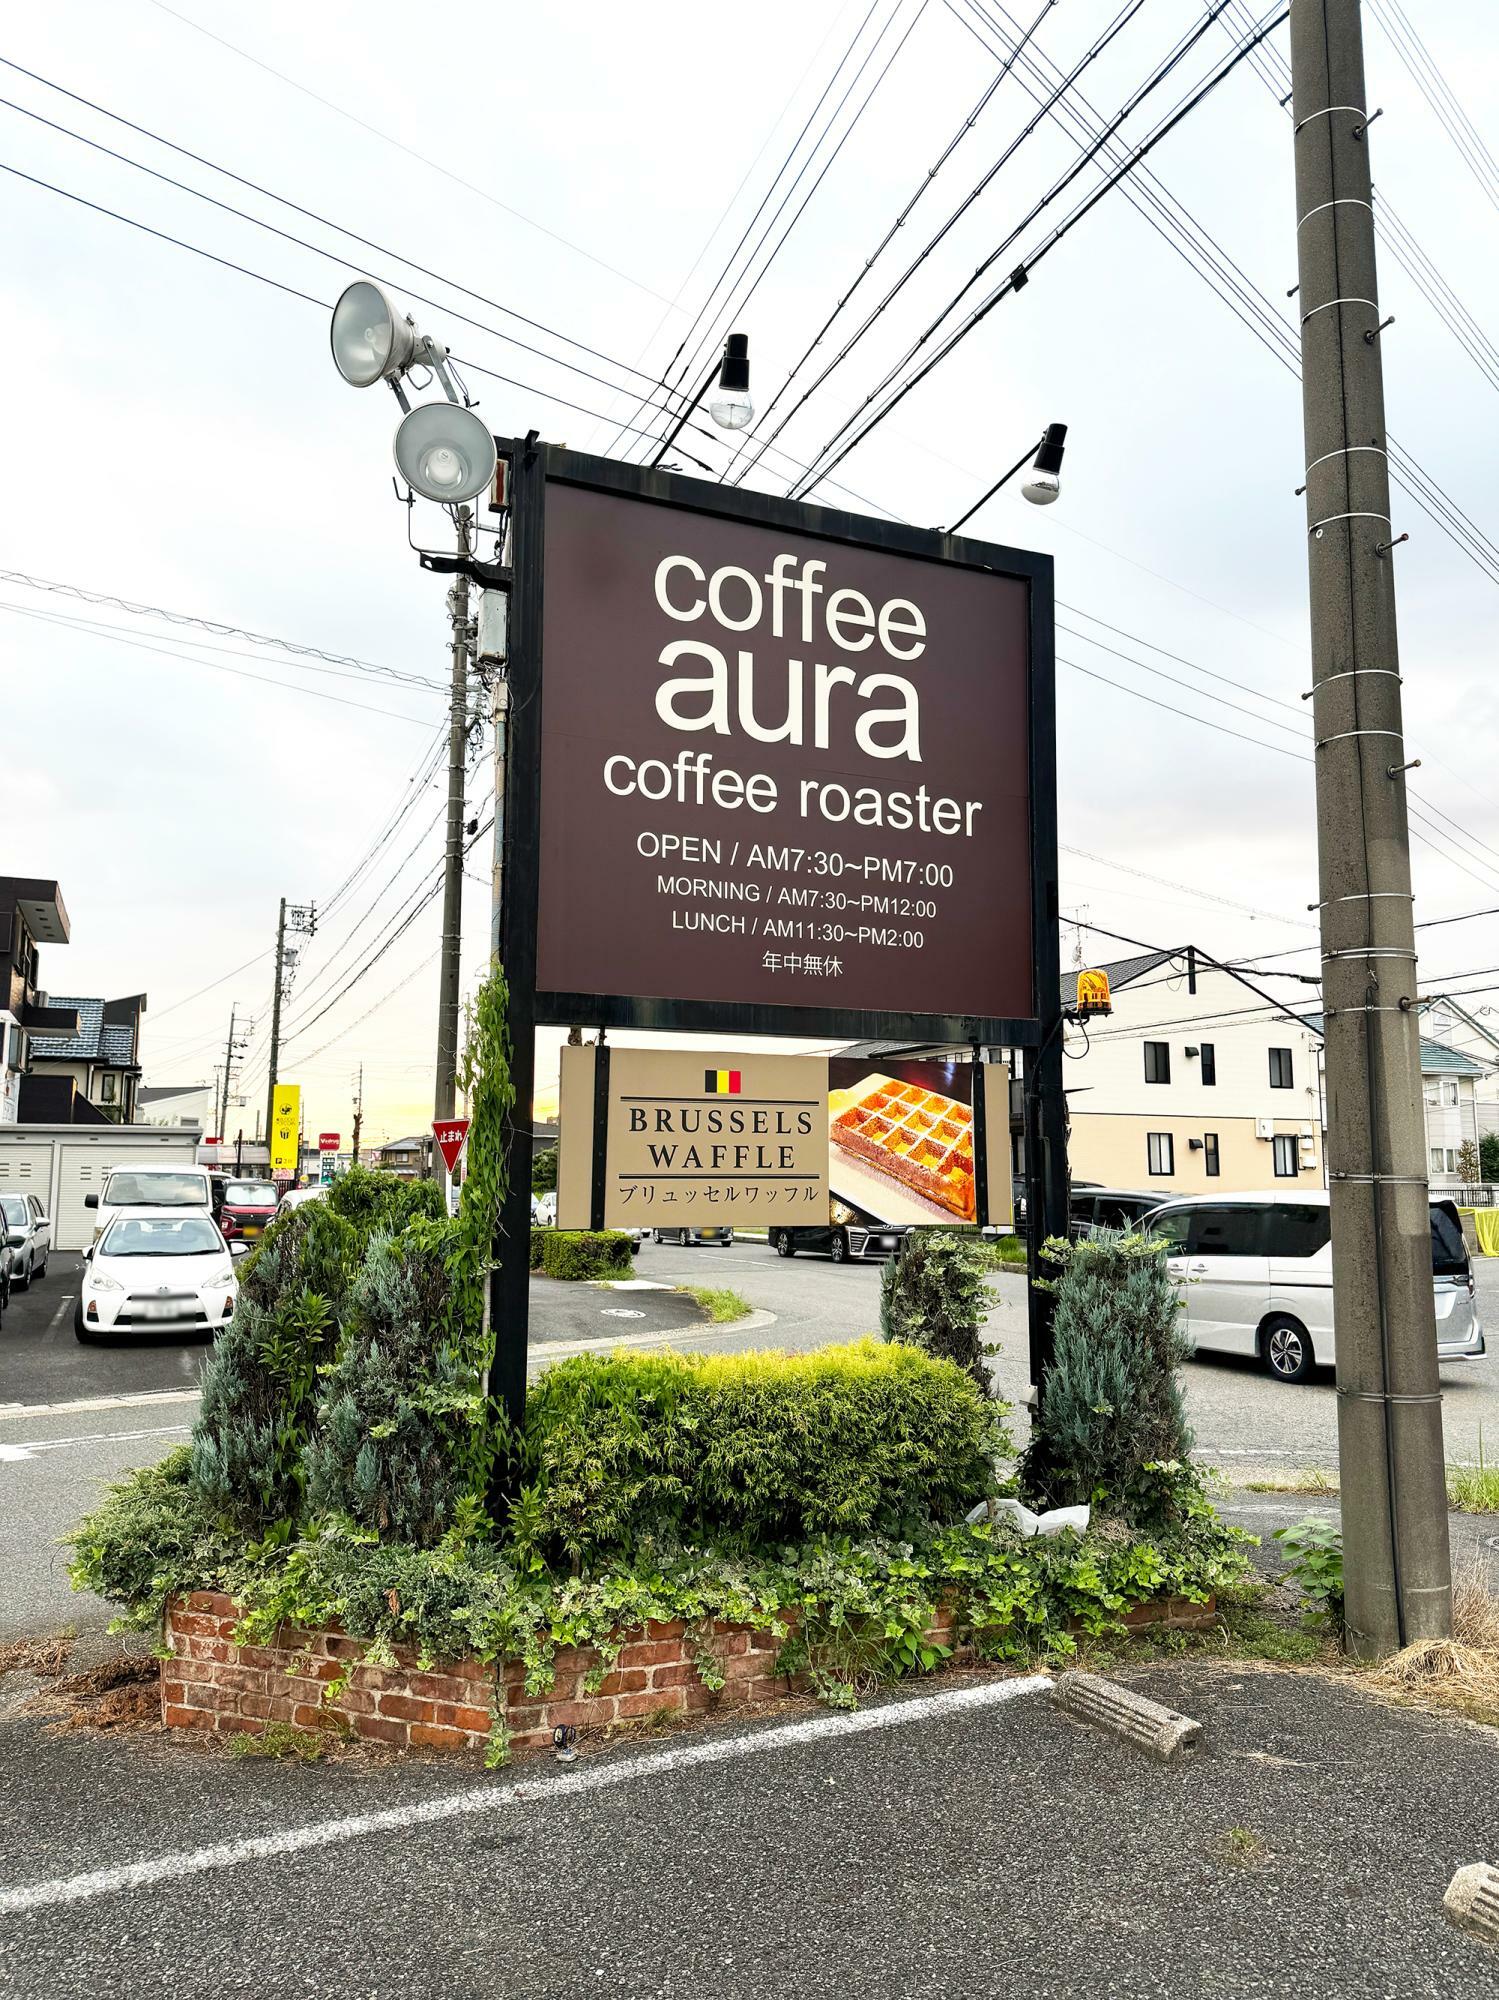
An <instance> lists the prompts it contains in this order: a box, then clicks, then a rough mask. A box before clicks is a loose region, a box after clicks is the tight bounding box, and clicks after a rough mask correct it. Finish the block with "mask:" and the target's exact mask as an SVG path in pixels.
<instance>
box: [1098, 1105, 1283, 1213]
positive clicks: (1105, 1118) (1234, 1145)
mask: <svg viewBox="0 0 1499 2000" xmlns="http://www.w3.org/2000/svg"><path fill="white" fill-rule="evenodd" d="M1303 1123H1304V1121H1302V1120H1299V1119H1291V1118H1277V1119H1276V1120H1275V1121H1274V1129H1275V1131H1276V1132H1278V1133H1279V1132H1284V1133H1290V1134H1292V1135H1295V1137H1296V1144H1297V1159H1298V1162H1299V1164H1300V1168H1301V1171H1300V1172H1299V1174H1298V1175H1297V1176H1296V1178H1295V1179H1294V1180H1291V1179H1289V1178H1287V1179H1281V1180H1277V1179H1276V1177H1275V1162H1274V1159H1273V1157H1272V1148H1271V1144H1270V1141H1269V1140H1268V1139H1261V1138H1258V1137H1257V1136H1256V1133H1255V1120H1254V1119H1253V1118H1216V1119H1213V1120H1211V1121H1209V1120H1208V1119H1205V1118H1201V1117H1197V1118H1171V1117H1166V1116H1163V1115H1162V1114H1161V1113H1159V1112H1155V1113H1145V1112H1138V1113H1130V1112H1096V1111H1095V1112H1087V1111H1074V1112H1073V1114H1072V1131H1071V1137H1070V1139H1069V1141H1068V1148H1067V1153H1068V1161H1069V1164H1070V1167H1071V1170H1072V1179H1073V1181H1074V1183H1076V1182H1078V1181H1098V1182H1100V1183H1101V1184H1102V1185H1103V1186H1104V1187H1115V1188H1135V1189H1140V1190H1142V1191H1144V1192H1147V1193H1148V1192H1149V1191H1150V1190H1151V1189H1153V1188H1159V1189H1160V1192H1161V1199H1162V1200H1163V1201H1164V1200H1165V1199H1166V1197H1167V1196H1168V1195H1173V1194H1202V1193H1206V1194H1241V1193H1244V1192H1246V1191H1247V1190H1249V1189H1252V1188H1253V1189H1272V1190H1273V1189H1277V1188H1284V1189H1285V1190H1286V1192H1287V1193H1290V1192H1291V1191H1292V1190H1294V1189H1296V1188H1303V1189H1304V1188H1317V1189H1320V1188H1321V1186H1322V1153H1321V1138H1320V1135H1319V1134H1318V1133H1317V1132H1316V1131H1315V1130H1314V1131H1313V1134H1312V1139H1311V1142H1310V1144H1309V1145H1303V1143H1302V1139H1301V1137H1300V1134H1301V1131H1302V1128H1303ZM1151 1132H1169V1133H1170V1134H1171V1139H1172V1152H1173V1155H1174V1158H1173V1166H1174V1171H1173V1172H1172V1173H1170V1174H1153V1173H1151V1172H1150V1171H1149V1164H1148V1162H1149V1153H1148V1148H1147V1144H1146V1140H1147V1135H1148V1134H1149V1133H1151ZM1204 1132H1216V1133H1217V1135H1218V1160H1219V1166H1220V1169H1221V1171H1220V1172H1219V1173H1218V1175H1217V1176H1216V1177H1215V1178H1213V1179H1209V1178H1208V1174H1207V1171H1206V1154H1205V1153H1204V1152H1194V1151H1193V1150H1192V1148H1191V1146H1190V1145H1189V1143H1188V1142H1189V1141H1190V1140H1192V1139H1201V1138H1202V1136H1203V1134H1204Z"/></svg>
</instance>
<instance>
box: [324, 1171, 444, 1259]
mask: <svg viewBox="0 0 1499 2000" xmlns="http://www.w3.org/2000/svg"><path fill="white" fill-rule="evenodd" d="M324 1199H325V1200H326V1201H327V1203H328V1206H329V1207H330V1208H331V1209H332V1210H333V1212H334V1214H335V1215H341V1216H343V1217H344V1219H345V1220H346V1221H348V1222H352V1223H353V1225H354V1227H355V1228H356V1229H357V1230H358V1231H359V1234H360V1238H361V1240H362V1242H368V1241H369V1239H370V1237H372V1236H373V1235H375V1233H376V1232H377V1231H379V1230H387V1231H395V1230H397V1229H404V1228H405V1226H406V1224H407V1223H408V1222H410V1221H412V1220H413V1219H414V1218H415V1217H416V1216H419V1215H426V1216H430V1217H431V1218H432V1219H433V1220H434V1221H437V1220H439V1219H440V1218H441V1216H442V1215H443V1213H444V1209H443V1199H442V1184H441V1183H440V1182H439V1181H436V1180H430V1181H427V1180H421V1181H406V1180H402V1179H401V1177H400V1175H399V1174H390V1173H385V1172H383V1171H382V1170H381V1169H380V1168H378V1167H350V1168H349V1170H348V1172H347V1173H343V1174H339V1175H338V1176H337V1177H336V1178H335V1179H334V1180H333V1181H332V1183H331V1184H330V1185H329V1188H328V1192H327V1195H326V1196H325V1197H324ZM303 1205H304V1206H305V1207H311V1205H312V1204H311V1203H310V1202H309V1203H304V1204H303Z"/></svg>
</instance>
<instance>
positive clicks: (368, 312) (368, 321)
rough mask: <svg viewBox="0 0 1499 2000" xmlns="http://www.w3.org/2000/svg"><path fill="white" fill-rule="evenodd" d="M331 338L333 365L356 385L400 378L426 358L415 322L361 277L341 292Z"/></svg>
mask: <svg viewBox="0 0 1499 2000" xmlns="http://www.w3.org/2000/svg"><path fill="white" fill-rule="evenodd" d="M328 338H329V341H330V344H331V345H332V348H333V364H334V366H335V367H336V368H337V370H338V372H339V374H340V375H342V377H343V378H344V380H345V381H346V382H348V383H350V384H352V386H353V387H354V388H356V389H369V388H372V387H373V386H374V384H375V383H376V382H382V381H389V382H394V381H397V380H399V378H400V377H401V376H402V375H403V374H404V373H405V372H406V370H407V369H408V368H409V367H410V366H411V365H412V363H413V362H414V361H421V360H424V359H425V358H426V355H425V347H426V343H425V342H424V340H423V339H422V336H421V334H420V333H419V332H418V331H417V327H416V322H415V321H414V320H413V319H412V318H411V317H410V316H409V314H406V313H403V312H402V311H401V309H400V307H399V306H398V305H397V304H396V302H395V300H394V299H393V298H392V297H391V296H390V294H389V292H387V291H386V290H384V288H383V287H382V286H380V285H376V284H372V283H371V281H370V280H369V279H368V278H360V279H359V280H358V281H357V282H356V283H354V284H352V285H350V286H349V287H348V289H347V290H346V291H345V292H344V293H343V294H342V295H341V296H340V298H339V301H338V303H337V305H335V306H334V308H333V321H332V324H331V326H330V327H329V329H328Z"/></svg>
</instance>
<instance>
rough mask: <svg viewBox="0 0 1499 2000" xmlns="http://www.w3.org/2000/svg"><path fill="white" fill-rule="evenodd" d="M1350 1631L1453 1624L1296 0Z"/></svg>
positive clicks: (1351, 307)
mask: <svg viewBox="0 0 1499 2000" xmlns="http://www.w3.org/2000/svg"><path fill="white" fill-rule="evenodd" d="M1291 73H1292V82H1293V100H1294V121H1295V149H1296V218H1297V232H1296V238H1297V251H1298V263H1299V269H1298V276H1299V279H1300V285H1299V292H1298V304H1299V307H1300V311H1301V350H1302V405H1303V417H1304V427H1305V439H1306V457H1305V468H1306V469H1305V472H1304V475H1303V476H1304V480H1305V489H1306V500H1307V550H1308V568H1309V572H1310V582H1311V593H1310V594H1311V636H1312V684H1313V717H1314V724H1315V747H1316V786H1317V848H1318V870H1319V886H1320V896H1321V914H1322V960H1323V994H1324V1002H1325V1006H1324V1016H1325V1020H1324V1027H1325V1064H1326V1077H1327V1105H1328V1145H1327V1151H1328V1162H1329V1176H1328V1185H1329V1193H1330V1199H1331V1210H1332V1252H1333V1301H1334V1318H1335V1321H1336V1325H1337V1369H1338V1451H1339V1461H1340V1468H1341V1483H1342V1495H1343V1507H1342V1517H1343V1538H1344V1582H1345V1591H1346V1616H1347V1629H1348V1643H1349V1646H1350V1648H1351V1650H1353V1651H1354V1652H1356V1653H1360V1654H1365V1655H1378V1654H1383V1653H1388V1652H1392V1651H1394V1650H1395V1649H1396V1648H1397V1647H1400V1646H1404V1645H1406V1644H1409V1643H1410V1642H1411V1641H1413V1640H1417V1639H1426V1638H1438V1637H1445V1636H1446V1635H1447V1634H1448V1633H1449V1632H1450V1630H1451V1609H1452V1580H1451V1564H1450V1557H1449V1551H1448V1539H1447V1499H1446V1490H1445V1479H1444V1464H1443V1450H1442V1416H1441V1393H1440V1384H1439V1377H1438V1369H1437V1347H1436V1325H1435V1315H1434V1306H1433V1298H1432V1271H1431V1247H1430V1224H1429V1213H1428V1189H1427V1184H1426V1153H1425V1130H1424V1120H1423V1113H1422V1105H1421V1060H1420V1025H1419V1017H1418V1014H1417V1011H1416V1006H1415V1002H1416V999H1417V982H1416V949H1415V932H1414V928H1413V916H1412V908H1411V882H1410V841H1409V832H1408V827H1407V820H1406V794H1405V776H1404V770H1405V762H1406V760H1405V740H1404V735H1403V726H1402V718H1401V701H1400V677H1399V656H1398V652H1397V646H1396V629H1395V571H1394V552H1395V543H1396V537H1395V534H1394V532H1393V530H1392V528H1391V525H1390V483H1389V469H1388V461H1387V458H1386V452H1385V447H1386V445H1387V442H1388V438H1387V433H1386V431H1385V413H1384V385H1383V377H1382V372H1381V363H1380V339H1379V334H1380V327H1381V318H1380V311H1379V293H1378V288H1377V284H1376V271H1375V254H1374V212H1373V207H1372V191H1371V186H1370V167H1369V131H1368V128H1369V123H1370V120H1369V116H1368V112H1367V108H1366V101H1365V90H1364V64H1363V46H1362V34H1361V28H1360V19H1359V0H1297V3H1296V5H1295V6H1294V7H1293V8H1292V10H1291Z"/></svg>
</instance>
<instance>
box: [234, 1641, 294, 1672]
mask: <svg viewBox="0 0 1499 2000" xmlns="http://www.w3.org/2000/svg"><path fill="white" fill-rule="evenodd" d="M236 1657H237V1658H238V1661H239V1664H240V1665H241V1666H242V1667H259V1668H260V1669H261V1670H262V1671H263V1672H269V1673H279V1672H280V1671H281V1669H282V1668H283V1667H286V1666H289V1665H290V1664H291V1662H290V1661H289V1660H288V1659H287V1657H286V1655H285V1653H283V1652H280V1651H278V1649H277V1648H275V1647H274V1646H241V1647H239V1648H238V1649H237V1655H236Z"/></svg>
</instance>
